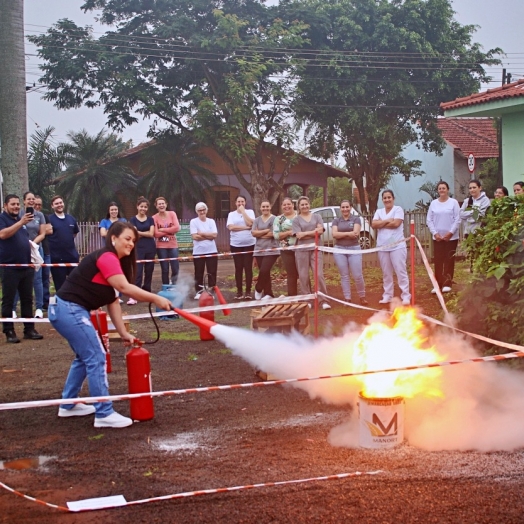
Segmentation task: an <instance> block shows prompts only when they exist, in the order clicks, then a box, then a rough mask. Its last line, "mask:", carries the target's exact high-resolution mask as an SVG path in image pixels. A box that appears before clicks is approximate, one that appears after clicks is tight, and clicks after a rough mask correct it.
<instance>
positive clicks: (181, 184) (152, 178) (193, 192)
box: [138, 133, 216, 209]
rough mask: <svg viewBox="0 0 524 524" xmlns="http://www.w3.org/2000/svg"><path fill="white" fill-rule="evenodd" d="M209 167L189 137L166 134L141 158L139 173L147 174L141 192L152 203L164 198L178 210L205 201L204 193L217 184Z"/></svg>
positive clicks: (140, 186) (206, 160) (207, 161)
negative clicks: (185, 204) (191, 203)
mask: <svg viewBox="0 0 524 524" xmlns="http://www.w3.org/2000/svg"><path fill="white" fill-rule="evenodd" d="M210 163H211V162H210V160H209V159H208V158H207V157H206V156H205V155H203V154H202V153H201V152H200V145H199V144H197V143H196V142H195V140H194V139H193V138H192V137H191V135H189V134H188V133H184V134H172V133H164V134H162V135H161V136H160V137H159V138H158V139H157V141H156V143H155V144H154V145H153V146H151V147H150V148H148V149H146V150H144V152H143V154H142V162H141V166H140V171H141V172H144V173H147V174H146V175H145V176H144V177H142V178H141V179H140V181H139V184H138V188H139V192H140V193H143V194H145V195H148V196H149V197H150V198H151V199H153V200H154V198H156V197H158V196H163V197H164V198H167V200H168V202H170V203H171V204H172V205H174V206H175V209H183V208H184V202H186V203H187V202H198V201H200V200H203V199H204V190H205V189H206V188H208V187H210V186H211V185H214V184H216V177H215V175H214V174H213V173H212V172H211V171H210V170H209V169H207V167H206V166H208V165H210Z"/></svg>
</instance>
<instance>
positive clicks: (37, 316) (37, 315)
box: [35, 309, 44, 318]
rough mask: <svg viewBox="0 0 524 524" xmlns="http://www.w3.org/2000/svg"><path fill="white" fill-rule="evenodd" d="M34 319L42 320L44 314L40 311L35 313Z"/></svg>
mask: <svg viewBox="0 0 524 524" xmlns="http://www.w3.org/2000/svg"><path fill="white" fill-rule="evenodd" d="M35 318H44V312H43V311H42V310H41V309H37V310H36V311H35Z"/></svg>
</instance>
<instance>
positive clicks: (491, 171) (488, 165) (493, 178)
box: [476, 158, 502, 198]
mask: <svg viewBox="0 0 524 524" xmlns="http://www.w3.org/2000/svg"><path fill="white" fill-rule="evenodd" d="M499 174H500V170H499V161H498V159H497V158H488V159H487V160H486V161H484V162H482V165H481V166H480V168H479V169H478V171H477V173H476V175H477V177H478V178H479V179H480V181H481V182H482V189H483V190H484V191H485V192H486V195H488V196H489V197H490V198H492V197H493V195H494V193H495V189H497V187H498V186H501V185H502V181H501V180H500V177H499Z"/></svg>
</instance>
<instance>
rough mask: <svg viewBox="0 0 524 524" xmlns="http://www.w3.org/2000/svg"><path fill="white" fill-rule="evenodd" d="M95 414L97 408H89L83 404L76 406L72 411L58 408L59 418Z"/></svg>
mask: <svg viewBox="0 0 524 524" xmlns="http://www.w3.org/2000/svg"><path fill="white" fill-rule="evenodd" d="M94 412H95V406H88V405H87V404H82V403H81V402H80V403H78V404H75V406H74V407H73V408H71V409H64V408H58V416H59V417H62V418H64V417H84V416H85V415H92V414H93V413H94Z"/></svg>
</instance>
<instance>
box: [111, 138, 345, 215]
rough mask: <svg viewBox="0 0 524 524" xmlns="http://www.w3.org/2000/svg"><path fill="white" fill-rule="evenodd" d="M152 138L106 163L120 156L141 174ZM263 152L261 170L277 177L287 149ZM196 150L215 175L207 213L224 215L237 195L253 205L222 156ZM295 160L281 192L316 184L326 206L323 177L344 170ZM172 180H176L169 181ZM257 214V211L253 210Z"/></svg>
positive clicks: (127, 204)
mask: <svg viewBox="0 0 524 524" xmlns="http://www.w3.org/2000/svg"><path fill="white" fill-rule="evenodd" d="M153 144H155V140H150V141H148V142H143V143H141V144H139V145H138V146H135V147H133V148H130V149H127V150H126V151H123V152H122V153H120V154H119V155H117V156H116V157H115V158H113V159H111V160H109V161H108V162H113V161H115V160H117V159H118V160H121V159H124V160H126V162H127V163H128V165H129V166H130V168H131V170H132V171H133V172H134V173H135V175H137V176H138V177H141V176H144V175H145V174H146V173H145V172H144V171H143V167H142V154H143V153H144V151H146V150H147V149H149V148H150V147H151V146H152V145H153ZM266 150H267V154H266V156H265V157H264V169H265V170H266V172H269V170H270V168H271V165H270V164H273V169H274V172H275V178H277V177H279V176H280V174H281V173H282V171H283V169H285V166H286V162H285V157H286V155H288V154H289V151H288V150H286V149H284V148H282V147H278V146H273V145H271V144H268V145H267V148H266ZM200 152H201V153H202V154H203V155H204V156H206V157H207V158H208V159H209V162H210V163H209V165H206V168H207V169H208V170H209V171H211V172H212V173H213V174H214V175H215V177H216V184H215V185H214V186H212V187H210V188H209V189H207V190H206V191H205V194H206V197H205V200H206V203H207V205H208V207H209V212H208V214H209V216H211V217H213V218H227V215H228V213H229V212H230V211H231V210H232V209H235V200H236V199H237V197H238V195H239V194H242V195H244V196H245V197H246V204H247V207H248V208H251V209H252V208H253V202H252V198H251V196H250V195H249V194H247V193H246V191H245V189H244V188H243V187H242V185H241V183H240V181H239V180H238V179H237V177H236V176H235V175H234V173H233V172H232V170H231V168H230V166H229V165H228V164H227V163H226V162H225V161H224V159H223V158H222V157H220V155H219V154H218V153H217V152H216V151H215V150H214V149H213V148H211V147H205V146H202V147H201V149H200ZM294 155H296V158H297V161H296V162H295V163H294V164H293V165H292V166H291V167H290V168H289V173H288V176H287V179H286V183H285V185H284V194H283V195H282V198H283V197H284V196H285V195H286V194H287V190H288V188H289V187H290V186H291V185H297V186H299V187H301V188H302V191H303V192H304V194H306V193H307V190H308V188H309V186H311V185H314V186H320V187H322V188H323V190H324V200H325V204H326V205H327V180H328V177H347V172H346V171H343V170H341V169H338V168H336V167H333V166H330V165H328V164H325V163H323V162H319V161H317V160H312V159H310V158H308V157H306V156H305V155H302V154H300V153H294ZM240 168H241V170H242V173H243V174H244V176H245V177H246V178H247V177H248V176H249V167H248V166H247V165H241V166H240ZM173 182H174V183H176V179H174V180H173ZM122 200H123V205H122V207H123V214H124V216H131V215H132V214H134V213H135V203H134V201H133V202H131V201H128V200H126V199H125V198H123V199H122ZM195 204H196V202H188V203H187V206H186V207H185V209H177V210H176V211H177V214H178V216H179V218H182V219H184V220H188V219H190V218H194V216H195V209H194V205H195ZM273 213H280V201H277V202H276V203H275V206H274V208H273ZM257 214H258V213H257Z"/></svg>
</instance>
